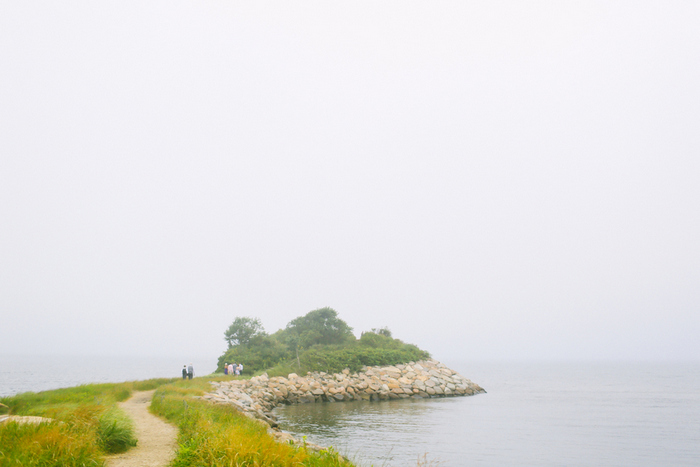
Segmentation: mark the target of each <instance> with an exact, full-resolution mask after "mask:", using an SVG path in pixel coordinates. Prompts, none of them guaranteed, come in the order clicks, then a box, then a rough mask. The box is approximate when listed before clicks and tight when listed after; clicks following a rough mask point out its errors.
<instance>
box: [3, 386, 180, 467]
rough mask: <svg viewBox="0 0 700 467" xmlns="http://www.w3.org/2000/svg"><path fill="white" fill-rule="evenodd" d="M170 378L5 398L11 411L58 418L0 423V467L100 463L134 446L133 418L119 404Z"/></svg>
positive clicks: (80, 387) (77, 387)
mask: <svg viewBox="0 0 700 467" xmlns="http://www.w3.org/2000/svg"><path fill="white" fill-rule="evenodd" d="M171 381H172V380H171V379H154V380H148V381H139V382H126V383H109V384H86V385H81V386H76V387H73V388H65V389H56V390H53V391H43V392H38V393H33V392H27V393H23V394H18V395H16V396H13V397H4V398H1V399H0V403H2V404H5V405H7V406H8V407H9V411H10V413H11V414H12V415H35V416H41V417H47V418H51V419H54V420H56V421H55V422H52V423H42V424H40V425H19V424H17V423H14V422H6V423H4V424H1V425H0V466H2V467H5V466H13V467H14V466H25V465H26V466H57V467H58V466H64V465H65V466H68V467H71V466H73V465H75V466H93V465H96V466H100V465H103V458H104V455H105V454H112V453H118V452H124V451H126V450H128V449H129V448H131V447H132V446H135V445H136V437H135V435H134V429H133V426H132V423H131V420H130V419H129V418H128V417H127V416H126V414H124V413H123V412H122V411H121V409H119V408H118V407H117V405H116V404H117V402H121V401H124V400H126V399H128V398H129V397H130V396H131V394H132V392H133V391H134V390H149V389H155V388H156V387H158V386H159V385H161V384H165V383H169V382H171Z"/></svg>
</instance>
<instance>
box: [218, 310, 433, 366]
mask: <svg viewBox="0 0 700 467" xmlns="http://www.w3.org/2000/svg"><path fill="white" fill-rule="evenodd" d="M224 338H225V339H226V342H228V345H229V347H228V350H226V351H225V352H224V353H223V354H222V355H221V357H219V364H218V367H219V370H221V369H222V368H223V365H224V364H225V363H243V364H244V368H245V372H246V373H255V372H257V371H263V370H264V371H267V372H269V374H270V375H273V376H274V375H286V374H289V373H292V372H298V371H302V372H305V371H341V370H342V369H344V368H350V369H351V370H352V371H357V370H358V369H359V368H361V367H362V365H394V364H398V363H407V362H410V361H418V360H422V359H424V358H429V356H430V354H429V353H428V352H425V351H423V350H421V349H419V348H418V347H416V346H415V345H412V344H406V343H404V342H402V341H400V340H399V339H394V338H393V337H392V336H391V331H390V330H389V328H386V327H384V328H373V329H372V330H371V331H367V332H363V333H362V335H361V337H360V339H356V338H355V336H354V335H353V333H352V328H351V327H350V326H349V325H348V324H347V323H346V322H345V321H343V320H342V319H340V318H339V317H338V313H337V312H336V311H335V310H334V309H332V308H329V307H325V308H319V309H317V310H313V311H310V312H309V313H307V314H305V315H304V316H299V317H298V318H295V319H293V320H291V321H290V322H289V323H288V324H287V326H286V327H285V328H284V329H280V330H279V331H277V332H275V333H274V334H272V335H268V334H266V333H265V331H264V330H263V327H262V324H260V320H258V319H257V318H256V319H253V318H247V317H238V318H236V319H235V320H234V322H233V323H232V324H231V326H229V328H228V329H227V330H226V332H225V333H224Z"/></svg>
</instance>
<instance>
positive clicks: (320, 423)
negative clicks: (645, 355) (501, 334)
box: [276, 362, 700, 466]
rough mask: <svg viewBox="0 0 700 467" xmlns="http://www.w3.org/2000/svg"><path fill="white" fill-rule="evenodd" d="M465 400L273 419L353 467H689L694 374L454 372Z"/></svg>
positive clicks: (686, 369) (314, 409)
mask: <svg viewBox="0 0 700 467" xmlns="http://www.w3.org/2000/svg"><path fill="white" fill-rule="evenodd" d="M450 366H451V368H453V369H456V370H457V371H459V372H460V373H461V374H463V375H464V376H466V377H468V378H470V379H472V380H473V381H474V382H476V383H478V384H480V385H481V386H483V387H484V388H485V389H486V391H487V394H480V395H477V396H473V397H459V398H445V399H429V400H399V401H387V402H380V403H364V402H352V403H333V404H309V405H298V406H289V407H283V408H280V409H277V410H276V415H277V416H278V418H279V421H280V425H281V427H282V428H283V429H284V430H285V431H290V432H292V433H294V434H296V435H298V436H304V435H306V436H307V439H308V440H309V441H311V442H314V443H317V444H320V445H333V446H334V447H336V448H337V449H338V450H340V451H341V452H342V453H344V454H346V455H348V456H349V457H351V458H353V459H354V460H355V461H356V462H357V463H358V464H360V465H375V466H377V465H387V466H406V465H415V464H416V460H417V459H418V458H419V457H422V456H423V455H425V454H426V453H427V459H428V460H434V461H440V462H442V463H441V464H440V465H448V466H461V465H484V466H486V465H488V466H493V465H501V466H523V465H532V466H561V465H580V466H590V465H598V466H601V465H602V466H613V465H616V466H619V465H644V466H647V465H648V466H662V465H663V466H667V465H697V460H698V459H699V458H700V447H699V446H700V364H698V363H687V364H663V363H652V364H649V363H580V362H579V363H465V362H461V363H455V364H451V365H450Z"/></svg>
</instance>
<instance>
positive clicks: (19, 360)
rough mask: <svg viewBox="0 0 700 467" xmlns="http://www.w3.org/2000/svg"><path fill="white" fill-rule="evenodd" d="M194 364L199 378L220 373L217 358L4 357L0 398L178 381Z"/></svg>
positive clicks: (1, 358) (0, 362) (0, 357)
mask: <svg viewBox="0 0 700 467" xmlns="http://www.w3.org/2000/svg"><path fill="white" fill-rule="evenodd" d="M190 363H192V364H193V367H194V373H195V376H203V375H208V374H210V373H212V372H213V371H214V370H216V357H213V358H211V359H204V358H187V357H97V356H80V357H78V356H70V357H57V356H49V357H46V356H41V357H40V356H28V355H0V397H4V396H12V395H15V394H19V393H21V392H28V391H32V392H39V391H46V390H48V389H58V388H66V387H72V386H78V385H80V384H86V383H121V382H124V381H138V380H144V379H151V378H177V377H181V376H182V367H183V365H186V364H190Z"/></svg>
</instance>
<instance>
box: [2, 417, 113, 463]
mask: <svg viewBox="0 0 700 467" xmlns="http://www.w3.org/2000/svg"><path fill="white" fill-rule="evenodd" d="M0 465H1V466H3V467H64V466H65V467H88V466H102V465H104V462H103V461H102V453H101V452H100V450H99V448H98V446H97V443H96V442H95V433H94V431H92V430H89V429H85V427H83V426H76V425H69V424H67V423H58V422H52V423H41V424H38V425H33V424H27V425H21V424H19V423H16V422H6V423H4V424H3V425H2V426H0Z"/></svg>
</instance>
